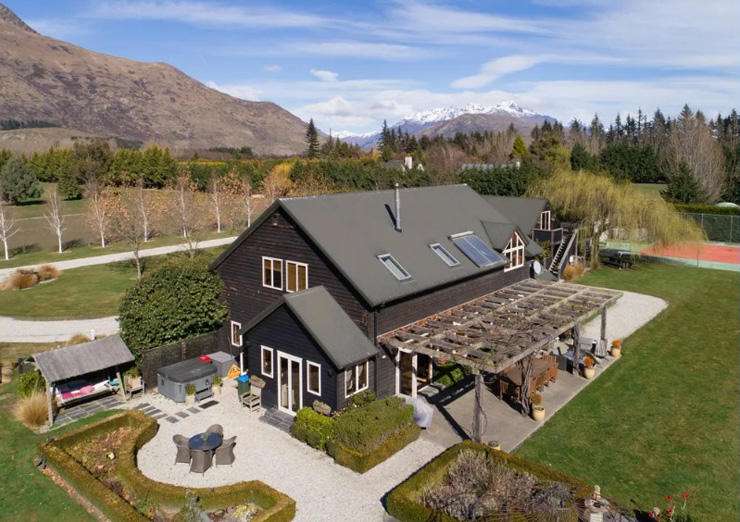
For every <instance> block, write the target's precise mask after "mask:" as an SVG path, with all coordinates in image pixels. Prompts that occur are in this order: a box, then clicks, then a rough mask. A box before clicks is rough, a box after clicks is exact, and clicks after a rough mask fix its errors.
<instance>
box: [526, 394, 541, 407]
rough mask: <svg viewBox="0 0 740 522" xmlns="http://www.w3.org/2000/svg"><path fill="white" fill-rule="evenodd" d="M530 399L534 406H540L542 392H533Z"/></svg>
mask: <svg viewBox="0 0 740 522" xmlns="http://www.w3.org/2000/svg"><path fill="white" fill-rule="evenodd" d="M529 400H531V401H532V404H533V405H534V406H539V405H540V404H542V395H541V394H539V393H537V392H535V393H533V394H532V395H531V396H530V397H529Z"/></svg>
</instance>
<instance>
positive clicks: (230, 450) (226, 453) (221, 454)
mask: <svg viewBox="0 0 740 522" xmlns="http://www.w3.org/2000/svg"><path fill="white" fill-rule="evenodd" d="M235 445H236V436H234V437H231V438H229V439H226V440H224V442H223V444H221V445H220V446H219V447H218V448H216V466H230V465H231V464H233V463H234V460H235V459H236V457H235V456H234V446H235Z"/></svg>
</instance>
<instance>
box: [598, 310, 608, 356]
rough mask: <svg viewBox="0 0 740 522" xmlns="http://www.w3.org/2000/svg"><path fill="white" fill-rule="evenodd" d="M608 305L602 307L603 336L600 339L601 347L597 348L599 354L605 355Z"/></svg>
mask: <svg viewBox="0 0 740 522" xmlns="http://www.w3.org/2000/svg"><path fill="white" fill-rule="evenodd" d="M606 348H607V347H606V306H602V307H601V338H600V339H599V347H598V348H597V355H599V356H600V357H604V356H605V355H606V352H607V350H606Z"/></svg>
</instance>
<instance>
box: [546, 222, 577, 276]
mask: <svg viewBox="0 0 740 522" xmlns="http://www.w3.org/2000/svg"><path fill="white" fill-rule="evenodd" d="M577 238H578V231H576V232H573V233H566V232H563V239H562V241H560V245H559V246H558V249H557V251H556V252H555V255H554V256H553V257H552V261H551V262H550V266H549V267H548V270H549V272H550V273H551V274H552V275H554V276H555V277H557V278H558V279H560V274H562V273H563V267H564V266H565V263H566V262H567V261H568V255H569V254H570V252H571V250H572V248H573V244H574V243H575V241H576V240H577Z"/></svg>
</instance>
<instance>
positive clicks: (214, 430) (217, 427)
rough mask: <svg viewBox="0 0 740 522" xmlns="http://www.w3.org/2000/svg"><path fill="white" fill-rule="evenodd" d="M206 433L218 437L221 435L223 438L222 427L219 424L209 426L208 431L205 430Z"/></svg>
mask: <svg viewBox="0 0 740 522" xmlns="http://www.w3.org/2000/svg"><path fill="white" fill-rule="evenodd" d="M206 433H218V434H219V435H221V436H222V437H223V436H224V427H223V426H221V425H220V424H213V425H211V426H209V427H208V429H207V430H206Z"/></svg>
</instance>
